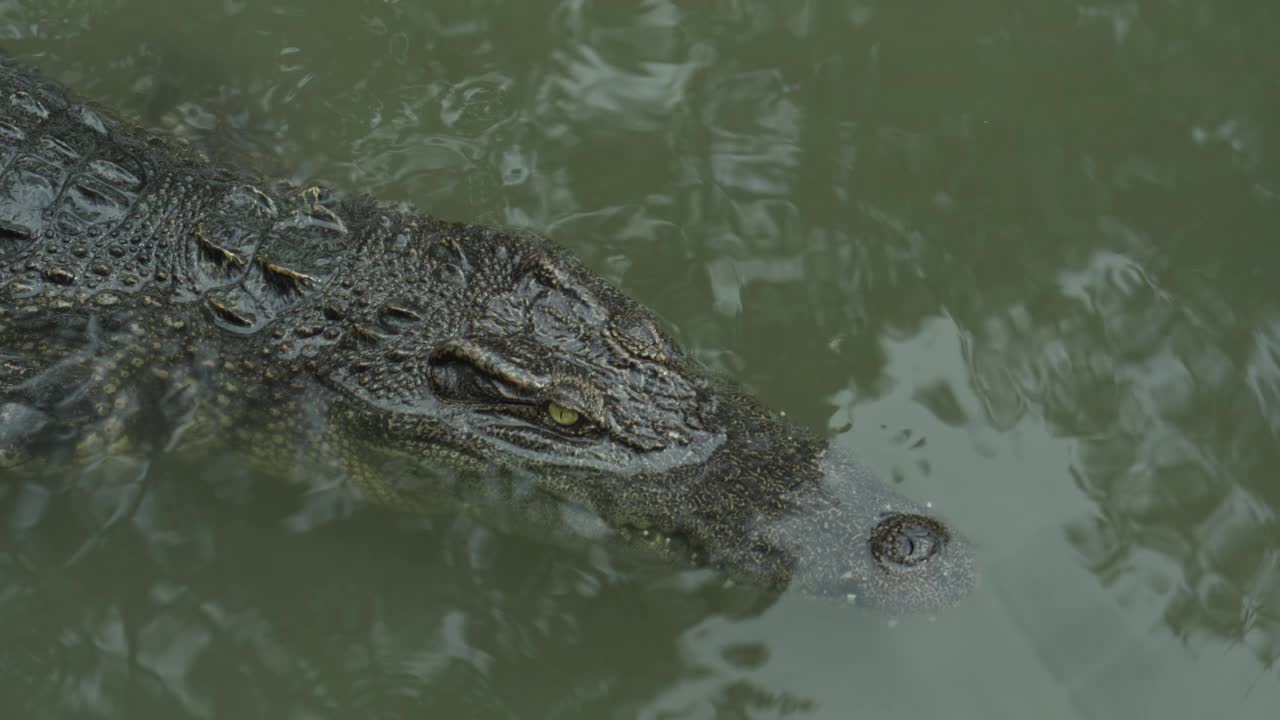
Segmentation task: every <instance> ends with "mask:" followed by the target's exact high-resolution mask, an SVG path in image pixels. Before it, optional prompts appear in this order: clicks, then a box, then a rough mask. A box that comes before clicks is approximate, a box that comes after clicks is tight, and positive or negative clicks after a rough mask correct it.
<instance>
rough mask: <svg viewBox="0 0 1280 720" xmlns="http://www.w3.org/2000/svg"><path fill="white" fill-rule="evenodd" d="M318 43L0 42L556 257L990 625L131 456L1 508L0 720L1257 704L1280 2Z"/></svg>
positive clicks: (15, 16) (394, 9) (1237, 709)
mask: <svg viewBox="0 0 1280 720" xmlns="http://www.w3.org/2000/svg"><path fill="white" fill-rule="evenodd" d="M324 5H325V7H321V3H316V2H303V1H302V0H293V1H291V2H285V1H281V0H276V1H275V2H271V3H248V2H242V1H238V0H226V1H225V2H223V3H202V4H200V6H199V7H198V8H196V7H193V6H192V4H188V3H171V2H159V1H158V0H115V1H113V2H107V1H105V0H99V1H96V2H92V3H71V2H65V1H62V2H44V1H42V2H22V1H14V2H5V3H0V37H2V38H3V47H4V48H6V49H7V50H8V51H9V52H10V53H12V54H14V55H16V56H19V57H22V58H24V59H28V60H30V61H32V62H34V63H36V64H37V65H39V66H41V67H42V68H44V69H45V71H46V72H48V73H49V74H50V75H51V76H53V77H55V78H57V79H59V80H61V81H63V82H65V83H67V84H69V85H71V86H72V87H74V88H76V89H77V90H78V91H80V92H81V93H84V94H86V95H88V96H90V97H93V98H95V99H97V100H98V101H100V102H102V103H104V104H106V105H109V106H112V107H115V108H118V109H120V110H121V111H123V112H127V113H130V114H132V115H134V116H136V117H138V118H141V119H142V121H143V122H145V123H147V124H149V125H153V126H161V127H166V128H168V129H169V130H171V131H172V132H175V133H178V134H181V135H184V136H187V137H189V138H191V139H192V140H193V142H196V143H198V144H200V145H201V146H202V147H205V148H206V149H208V151H209V152H210V153H211V154H213V155H215V156H216V157H218V158H219V159H220V160H222V161H223V162H228V163H233V164H242V165H244V166H252V167H258V168H261V169H263V170H265V171H268V172H271V173H283V174H290V175H293V176H296V177H299V178H302V177H309V178H320V179H323V180H326V181H329V182H332V183H335V184H338V185H341V186H344V187H349V188H353V189H358V190H364V191H368V192H370V193H373V194H375V195H378V196H380V197H383V198H386V199H393V200H408V201H412V202H414V203H417V204H419V205H420V206H422V207H424V208H427V209H431V210H433V211H434V212H437V213H438V214H441V215H444V216H448V217H453V218H457V219H472V220H476V219H480V220H485V219H487V220H497V221H501V222H506V223H512V224H517V225H526V226H529V227H531V228H534V229H536V230H538V231H540V232H543V233H545V234H548V235H550V236H552V237H554V238H555V239H556V240H558V241H560V242H561V243H563V244H565V245H567V246H569V247H570V248H572V249H573V250H574V251H576V252H578V253H579V254H580V255H581V256H582V257H583V258H584V259H585V260H586V261H587V262H588V264H589V265H591V266H592V267H593V268H595V269H596V270H598V271H599V272H601V273H603V274H604V275H606V276H608V277H609V278H611V279H612V280H614V281H615V282H617V283H618V284H620V285H621V286H623V287H624V288H626V289H627V290H628V291H629V292H630V293H631V294H632V295H633V296H635V297H637V298H639V299H641V300H642V301H644V302H645V303H646V304H648V305H650V306H651V307H653V308H655V309H656V310H657V311H658V312H660V313H661V314H662V316H663V317H665V318H666V319H667V320H668V321H669V322H670V323H671V325H672V326H673V328H674V329H675V330H676V332H677V333H678V335H679V336H680V337H681V339H682V341H683V342H684V343H685V344H686V345H687V346H688V347H690V348H692V349H693V350H694V351H695V352H696V353H697V355H698V356H699V357H700V358H701V359H702V360H703V361H704V362H705V363H707V364H708V365H711V366H712V367H715V368H717V369H720V370H723V371H725V372H728V373H731V374H733V375H735V376H736V377H739V378H741V379H742V380H743V381H744V382H746V383H748V384H749V385H750V386H751V387H752V388H753V389H754V390H755V391H756V392H757V393H758V394H759V395H760V396H761V397H762V398H763V399H764V400H765V401H766V402H768V403H769V404H770V405H771V406H772V407H774V408H776V409H779V410H783V411H785V412H786V413H787V414H788V416H790V417H791V418H793V419H795V420H797V421H798V422H801V423H804V424H806V425H808V426H810V427H813V428H814V429H816V430H818V431H822V432H824V433H826V434H827V435H829V436H830V437H832V438H833V439H834V442H836V443H837V444H840V445H842V446H846V447H850V448H853V449H855V450H856V451H858V452H859V453H860V454H861V455H862V456H863V457H864V459H866V460H867V462H868V463H869V464H871V465H872V466H873V467H875V468H876V469H877V470H878V471H879V472H881V473H882V475H884V476H885V477H889V478H892V479H894V480H895V481H896V482H897V483H898V487H899V488H900V489H901V490H902V491H903V492H905V493H907V494H909V495H911V496H912V497H914V498H917V499H919V500H923V501H929V502H932V503H933V504H934V506H935V507H936V508H938V509H940V510H941V511H942V512H943V514H944V515H946V516H947V517H948V518H950V519H951V520H952V521H953V522H954V523H955V524H956V525H957V526H959V527H960V528H963V529H964V530H965V532H966V533H967V534H968V535H969V536H971V537H972V538H973V539H974V540H975V541H976V542H977V544H978V545H979V546H980V552H981V562H982V564H983V568H984V570H983V572H984V581H983V584H982V586H981V587H980V588H979V590H978V592H977V593H976V594H975V595H974V596H972V597H971V598H969V599H968V600H966V601H965V602H964V603H963V604H961V605H960V606H959V607H957V608H954V609H952V610H948V611H945V612H943V613H940V614H938V616H937V617H936V618H902V619H900V620H898V621H896V622H894V621H893V619H892V618H886V617H884V616H881V615H875V614H871V613H864V612H856V611H850V610H849V609H847V608H842V607H837V606H834V605H830V604H826V603H822V602H817V601H813V600H808V599H805V598H798V597H784V598H782V599H780V600H777V601H776V602H769V601H762V600H761V599H760V598H759V597H758V596H757V595H755V594H753V593H751V592H748V591H744V590H742V589H734V588H730V589H725V588H723V587H721V584H720V582H719V579H718V578H716V577H714V576H709V575H707V574H703V573H697V572H682V571H679V570H678V569H673V568H670V567H667V566H665V565H662V564H661V563H657V562H652V563H649V562H645V561H644V560H643V559H638V558H629V557H628V558H619V557H617V556H615V555H612V554H610V553H609V552H607V551H606V550H604V549H602V548H594V547H578V548H562V547H554V546H550V545H545V546H544V545H542V544H539V543H531V542H529V541H528V540H527V539H525V538H524V537H520V536H515V535H510V534H508V533H506V532H504V531H503V530H502V529H501V528H500V527H494V526H491V525H489V524H486V523H485V521H484V519H483V518H473V517H467V516H461V515H459V516H448V515H445V516H442V517H432V518H413V517H405V516H401V515H395V514H392V513H388V512H386V511H383V510H380V509H377V508H368V507H344V506H341V505H334V504H332V503H327V502H326V501H325V500H324V498H323V496H316V495H307V494H304V493H302V492H300V491H299V490H297V489H295V488H288V487H280V486H278V485H274V484H269V483H263V482H255V479H254V478H253V477H252V475H251V473H250V472H249V470H248V469H247V468H246V467H245V466H244V465H243V464H242V463H240V462H238V461H237V459H236V458H233V457H226V458H216V459H212V460H211V459H209V458H203V457H199V456H191V455H190V454H187V453H183V452H182V451H178V452H175V453H173V454H171V455H167V456H164V457H160V458H156V459H154V460H152V461H151V462H150V463H149V464H148V463H144V462H141V461H137V460H128V459H123V458H122V459H120V460H118V461H113V462H109V463H106V464H104V465H102V466H99V467H96V468H94V469H92V470H90V471H86V472H85V473H82V474H76V475H75V476H73V477H69V478H63V479H62V480H63V481H62V482H47V483H37V482H31V483H23V484H16V483H8V484H6V485H4V486H3V487H0V519H2V522H3V527H4V532H3V534H2V535H0V708H3V710H4V715H5V716H6V717H51V718H72V717H76V718H80V717H119V718H126V717H127V718H162V717H163V718H185V717H246V718H249V717H265V718H318V717H356V716H359V717H400V716H408V715H416V716H423V715H430V716H439V717H467V718H471V717H476V718H487V717H495V718H497V717H502V718H511V717H520V718H524V717H530V718H533V717H537V718H577V717H582V718H602V717H618V718H631V717H644V718H710V717H744V718H745V717H750V718H765V717H795V718H810V717H813V718H828V717H835V718H847V717H888V716H892V717H900V718H915V717H938V716H943V715H945V716H948V717H983V718H1004V717H1007V718H1024V717H1030V716H1035V717H1044V718H1063V719H1066V718H1131V717H1165V718H1203V717H1212V716H1221V717H1233V718H1253V717H1271V716H1272V713H1273V712H1274V708H1275V707H1277V706H1280V684H1278V683H1277V682H1276V673H1277V658H1280V602H1278V598H1280V567H1278V565H1280V524H1278V521H1277V510H1278V509H1280V483H1277V482H1276V481H1275V477H1276V470H1275V468H1276V467H1277V461H1278V460H1280V457H1278V456H1280V443H1278V442H1277V435H1278V434H1280V301H1278V300H1277V297H1276V295H1275V292H1274V277H1275V272H1276V271H1275V268H1277V267H1280V250H1278V249H1277V248H1278V247H1280V246H1277V245H1276V244H1275V242H1274V239H1275V236H1276V234H1277V231H1280V168H1278V167H1277V164H1276V160H1275V153H1274V148H1273V147H1270V146H1269V143H1270V141H1273V140H1276V139H1277V131H1278V130H1280V102H1278V101H1277V98H1280V92H1278V91H1280V81H1278V80H1277V78H1280V72H1278V71H1280V45H1277V44H1276V43H1275V42H1274V38H1275V37H1277V30H1280V26H1278V25H1277V20H1278V19H1280V17H1278V13H1277V10H1276V9H1275V7H1274V3H1272V2H1270V1H1269V0H1248V1H1245V0H1241V1H1239V2H1208V1H1205V2H1182V3H1170V2H1140V1H1137V0H1130V1H1128V2H1110V3H1107V2H1099V3H1092V4H1086V3H1031V4H1028V3H1018V2H1001V1H1000V0H976V1H975V2H967V3H943V4H937V3H903V2H872V1H871V0H845V1H842V2H836V1H834V0H833V1H832V2H823V3H819V2H785V3H773V4H769V3H753V2H746V1H745V0H744V1H742V2H723V3H681V4H676V3H664V2H657V1H654V2H647V3H639V4H634V5H627V6H625V7H624V6H622V4H615V3H605V2H598V3H591V2H565V3H562V4H557V5H551V4H542V3H528V2H496V1H495V2H479V1H477V2H470V3H431V4H430V9H427V8H426V7H423V6H425V5H427V4H425V3H422V4H419V3H412V2H405V1H401V2H395V1H393V0H388V1H385V2H374V1H372V0H370V1H369V2H362V3H325V4H324ZM1268 151H1271V152H1268ZM318 497H319V499H317V498H318ZM1268 709H1270V712H1269V711H1268Z"/></svg>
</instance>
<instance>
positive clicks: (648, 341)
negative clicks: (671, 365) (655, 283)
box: [604, 311, 671, 365]
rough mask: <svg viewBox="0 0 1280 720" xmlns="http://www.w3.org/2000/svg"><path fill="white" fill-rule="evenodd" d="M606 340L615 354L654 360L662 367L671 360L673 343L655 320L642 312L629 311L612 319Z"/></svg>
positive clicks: (606, 330) (607, 328)
mask: <svg viewBox="0 0 1280 720" xmlns="http://www.w3.org/2000/svg"><path fill="white" fill-rule="evenodd" d="M604 338H605V341H606V342H608V343H609V345H610V346H612V347H613V349H614V351H615V352H619V353H621V354H623V355H630V356H632V357H639V358H644V359H646V360H652V361H653V362H656V363H659V364H661V365H666V364H667V362H668V361H669V360H670V359H671V343H670V342H669V341H668V340H667V339H666V338H665V337H664V336H663V334H662V332H661V331H659V330H658V327H657V325H655V324H654V322H653V320H650V319H649V318H648V317H646V316H645V315H644V314H642V313H640V312H634V311H627V312H622V313H618V314H615V315H613V316H612V317H610V318H609V324H608V326H606V328H605V332H604Z"/></svg>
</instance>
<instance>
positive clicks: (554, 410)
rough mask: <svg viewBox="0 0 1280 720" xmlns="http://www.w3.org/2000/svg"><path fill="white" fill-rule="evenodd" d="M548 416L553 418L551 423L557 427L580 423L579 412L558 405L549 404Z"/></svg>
mask: <svg viewBox="0 0 1280 720" xmlns="http://www.w3.org/2000/svg"><path fill="white" fill-rule="evenodd" d="M547 414H548V415H550V416H551V421H552V422H554V423H555V424H557V425H566V426H568V425H573V424H574V423H576V422H578V411H577V410H571V409H569V408H567V407H565V406H563V405H560V404H558V403H554V402H553V403H547Z"/></svg>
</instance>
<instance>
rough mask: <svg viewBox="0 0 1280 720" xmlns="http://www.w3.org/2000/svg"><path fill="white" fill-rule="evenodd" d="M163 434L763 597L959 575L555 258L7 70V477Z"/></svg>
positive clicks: (930, 600)
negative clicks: (670, 554)
mask: <svg viewBox="0 0 1280 720" xmlns="http://www.w3.org/2000/svg"><path fill="white" fill-rule="evenodd" d="M179 427H180V428H182V429H183V432H182V433H181V437H182V438H183V439H186V440H189V439H190V438H192V437H200V436H202V435H205V436H210V437H215V438H217V439H218V441H220V442H223V443H225V444H227V445H228V446H232V447H236V448H238V449H244V450H245V451H246V452H249V453H250V454H251V455H252V456H254V457H259V458H268V459H271V458H274V459H276V460H277V461H281V462H283V463H285V464H287V465H291V466H292V465H295V464H299V463H300V462H301V459H305V463H304V464H305V465H306V466H307V467H309V468H311V470H309V471H308V472H310V473H312V475H313V476H314V477H325V476H330V477H332V476H340V477H342V478H345V481H346V482H347V483H348V484H349V485H350V486H351V487H352V488H353V489H354V491H355V492H356V493H357V494H359V495H362V496H366V497H369V498H371V499H374V500H377V501H380V502H384V503H387V504H390V505H396V506H402V507H407V508H410V509H413V508H422V507H423V506H424V505H426V504H429V503H431V502H432V499H431V496H430V494H429V493H426V494H424V493H420V492H418V491H417V486H416V485H415V484H414V481H412V480H410V479H409V478H411V477H412V476H413V475H414V473H415V472H419V471H420V472H422V473H426V474H429V472H430V469H431V468H433V467H438V466H441V465H445V466H448V467H451V468H457V469H458V471H459V472H464V473H466V472H470V473H473V474H474V475H473V476H474V478H475V479H474V482H499V480H497V479H495V478H499V477H504V476H505V477H511V478H517V479H519V480H520V483H521V487H524V488H526V491H527V492H530V493H533V494H536V495H537V496H538V497H540V498H550V499H553V500H554V503H555V504H556V505H557V506H563V507H571V508H574V509H575V510H574V512H577V513H583V512H585V513H586V515H587V516H589V517H590V518H592V519H593V522H595V523H596V524H597V525H599V526H600V527H603V528H606V529H607V530H608V531H609V532H614V533H619V534H627V535H639V536H643V537H647V538H662V539H665V540H666V541H668V542H670V541H671V540H673V539H675V540H677V541H678V542H679V543H680V545H681V546H682V547H685V548H688V549H689V551H690V554H692V555H694V556H696V558H698V559H699V561H700V562H702V563H705V564H707V565H709V566H712V567H715V568H718V569H719V570H721V571H723V572H725V573H727V574H728V575H729V576H731V577H734V578H738V579H741V580H745V581H748V582H751V583H755V584H758V585H761V586H764V587H767V588H776V589H782V588H787V587H793V588H797V589H799V590H800V591H802V592H805V593H809V594H815V595H821V596H829V597H835V598H840V599H851V600H856V601H857V602H859V603H860V604H865V605H869V606H875V607H881V608H887V609H890V610H894V611H913V610H914V611H920V610H929V609H934V608H939V607H943V606H946V605H949V604H952V603H953V602H955V601H956V600H958V599H959V598H961V597H963V596H964V595H966V594H967V593H968V592H969V591H970V590H971V589H972V588H973V586H974V585H975V583H976V580H977V572H976V569H975V561H974V556H973V552H972V548H971V546H970V544H969V543H968V542H967V541H966V540H965V539H964V538H963V537H962V536H961V535H960V534H959V533H958V532H956V531H955V530H954V529H952V528H951V527H949V526H948V525H947V524H946V523H944V522H943V521H942V520H940V519H938V518H936V517H934V516H933V515H932V514H931V513H930V512H929V511H927V510H926V509H925V508H924V507H922V506H921V505H919V504H917V503H914V502H912V501H911V500H908V499H907V498H905V497H902V496H901V495H899V494H898V493H896V492H894V491H893V490H892V489H890V488H889V487H888V486H887V485H885V484H884V483H882V482H881V481H880V480H878V479H877V478H876V477H874V476H873V475H872V474H871V473H870V472H869V471H868V470H867V469H866V468H865V467H864V466H862V465H861V464H859V463H858V462H857V460H856V459H854V458H853V457H851V456H849V455H848V454H847V453H846V452H844V451H842V450H840V449H838V448H832V447H830V446H829V445H828V444H827V443H826V442H825V441H823V440H821V439H819V438H817V437H815V436H813V435H812V434H810V433H809V432H807V431H806V430H804V429H802V428H799V427H796V426H793V425H790V424H788V423H787V422H786V421H784V420H782V419H781V418H780V417H778V416H777V415H776V414H772V413H770V412H769V411H767V410H766V409H765V408H763V407H762V406H761V405H760V404H759V403H758V402H757V401H755V400H754V399H752V398H751V397H750V396H749V395H747V394H746V393H745V392H744V391H742V390H741V389H739V388H738V387H736V386H735V385H734V384H733V383H732V382H731V381H727V380H725V379H722V378H719V377H716V376H714V375H712V374H710V373H708V372H707V371H706V370H704V369H702V368H700V367H699V366H698V365H697V364H696V363H695V362H694V361H693V360H692V359H691V358H690V357H688V356H687V355H686V354H685V352H684V351H683V350H682V349H681V348H680V347H679V346H678V345H677V344H676V343H675V342H673V340H672V339H671V338H670V336H669V335H668V334H667V332H666V331H665V330H664V329H663V327H662V325H661V323H660V322H659V321H658V320H657V319H656V318H655V317H654V316H653V315H652V313H650V312H649V311H648V310H647V309H645V308H644V307H643V306H641V305H639V304H638V303H636V302H635V301H634V300H631V299H630V298H628V297H626V296H625V295H624V294H622V293H621V292H620V291H619V290H617V289H615V288H614V287H612V286H610V285H609V284H607V283H606V282H605V281H604V280H603V279H601V278H600V277H598V276H597V275H596V274H594V273H592V272H591V271H590V270H588V269H587V268H585V267H584V266H583V265H582V264H581V263H580V262H579V261H578V260H576V259H575V258H574V257H573V256H571V255H570V254H569V253H567V252H566V251H564V250H562V249H560V248H559V247H558V246H556V245H555V244H553V243H551V242H549V241H547V240H544V239H541V238H539V237H536V236H534V235H532V234H530V233H527V232H524V231H519V230H510V229H502V228H495V227H486V226H479V225H469V224H461V223H451V222H444V221H441V220H438V219H435V218H433V217H431V216H429V215H427V214H425V213H423V212H420V211H418V210H416V209H414V208H412V207H409V206H406V205H402V204H400V205H397V204H388V203H381V202H378V201H377V200H375V199H372V198H369V197H365V196H360V195H356V194H345V193H342V192H338V191H335V190H330V189H324V188H318V187H298V186H294V185H291V184H289V183H286V182H280V181H270V180H264V179H262V178H257V177H251V176H246V175H245V174H243V173H241V172H240V171H233V170H230V169H227V168H222V167H217V166H215V165H212V164H210V163H208V162H206V161H204V160H203V159H202V158H201V157H200V156H199V155H198V153H195V152H193V151H191V150H189V149H186V148H185V147H183V146H182V145H180V144H177V143H174V142H172V141H170V140H168V139H166V138H163V137H160V136H157V135H154V134H151V133H149V132H148V131H146V130H144V129H142V128H139V127H137V126H136V125H134V124H133V123H131V122H128V121H126V120H122V119H120V118H119V117H117V116H115V115H114V114H113V113H111V112H109V111H107V110H104V109H101V108H99V107H97V106H95V105H94V104H92V103H89V102H85V101H82V100H79V99H77V98H75V97H73V96H72V95H71V94H69V93H68V92H67V91H66V90H65V89H64V88H62V87H61V86H59V85H57V84H56V83H53V82H51V81H49V80H47V79H45V78H43V77H42V76H40V75H39V74H38V73H37V72H35V71H33V70H30V69H28V68H26V67H24V66H23V65H21V64H20V63H17V62H15V61H13V60H10V59H7V58H3V57H0V473H6V474H7V473H9V472H11V471H12V468H15V467H18V466H22V465H24V464H27V463H36V462H41V463H48V462H53V463H62V462H81V463H83V462H91V461H93V460H95V459H98V458H101V457H103V456H105V455H108V454H110V453H112V452H115V451H117V450H118V449H119V448H121V447H123V446H124V445H126V444H131V445H132V444H136V443H138V442H140V441H139V438H144V439H145V438H155V437H166V436H167V437H170V438H172V437H174V436H175V432H174V430H175V428H179ZM166 433H167V435H166ZM141 442H146V441H145V440H143V441H141ZM151 442H152V443H153V444H157V443H156V441H154V440H152V441H151ZM154 449H156V450H160V449H163V448H154ZM4 468H10V470H5V469H4ZM406 468H408V470H406ZM415 468H416V470H415ZM514 494H515V493H513V495H514ZM566 516H568V515H566Z"/></svg>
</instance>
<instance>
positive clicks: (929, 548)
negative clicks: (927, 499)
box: [869, 513, 949, 569]
mask: <svg viewBox="0 0 1280 720" xmlns="http://www.w3.org/2000/svg"><path fill="white" fill-rule="evenodd" d="M948 539H949V535H948V533H947V529H946V528H945V527H943V526H942V523H940V522H938V521H937V520H934V519H933V518H930V517H925V516H924V515H911V514H904V513H895V514H893V515H890V516H888V517H886V518H885V519H884V520H881V521H880V524H879V525H876V526H875V528H874V529H873V530H872V531H871V537H870V539H869V542H870V544H871V555H872V556H873V557H874V558H875V559H876V562H877V563H878V564H879V565H880V567H881V568H884V569H888V566H890V565H896V566H899V567H913V566H915V565H919V564H920V563H923V562H925V561H926V560H928V559H929V558H931V557H933V556H935V555H937V554H938V553H939V552H941V551H942V548H943V547H945V546H946V544H947V540H948Z"/></svg>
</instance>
